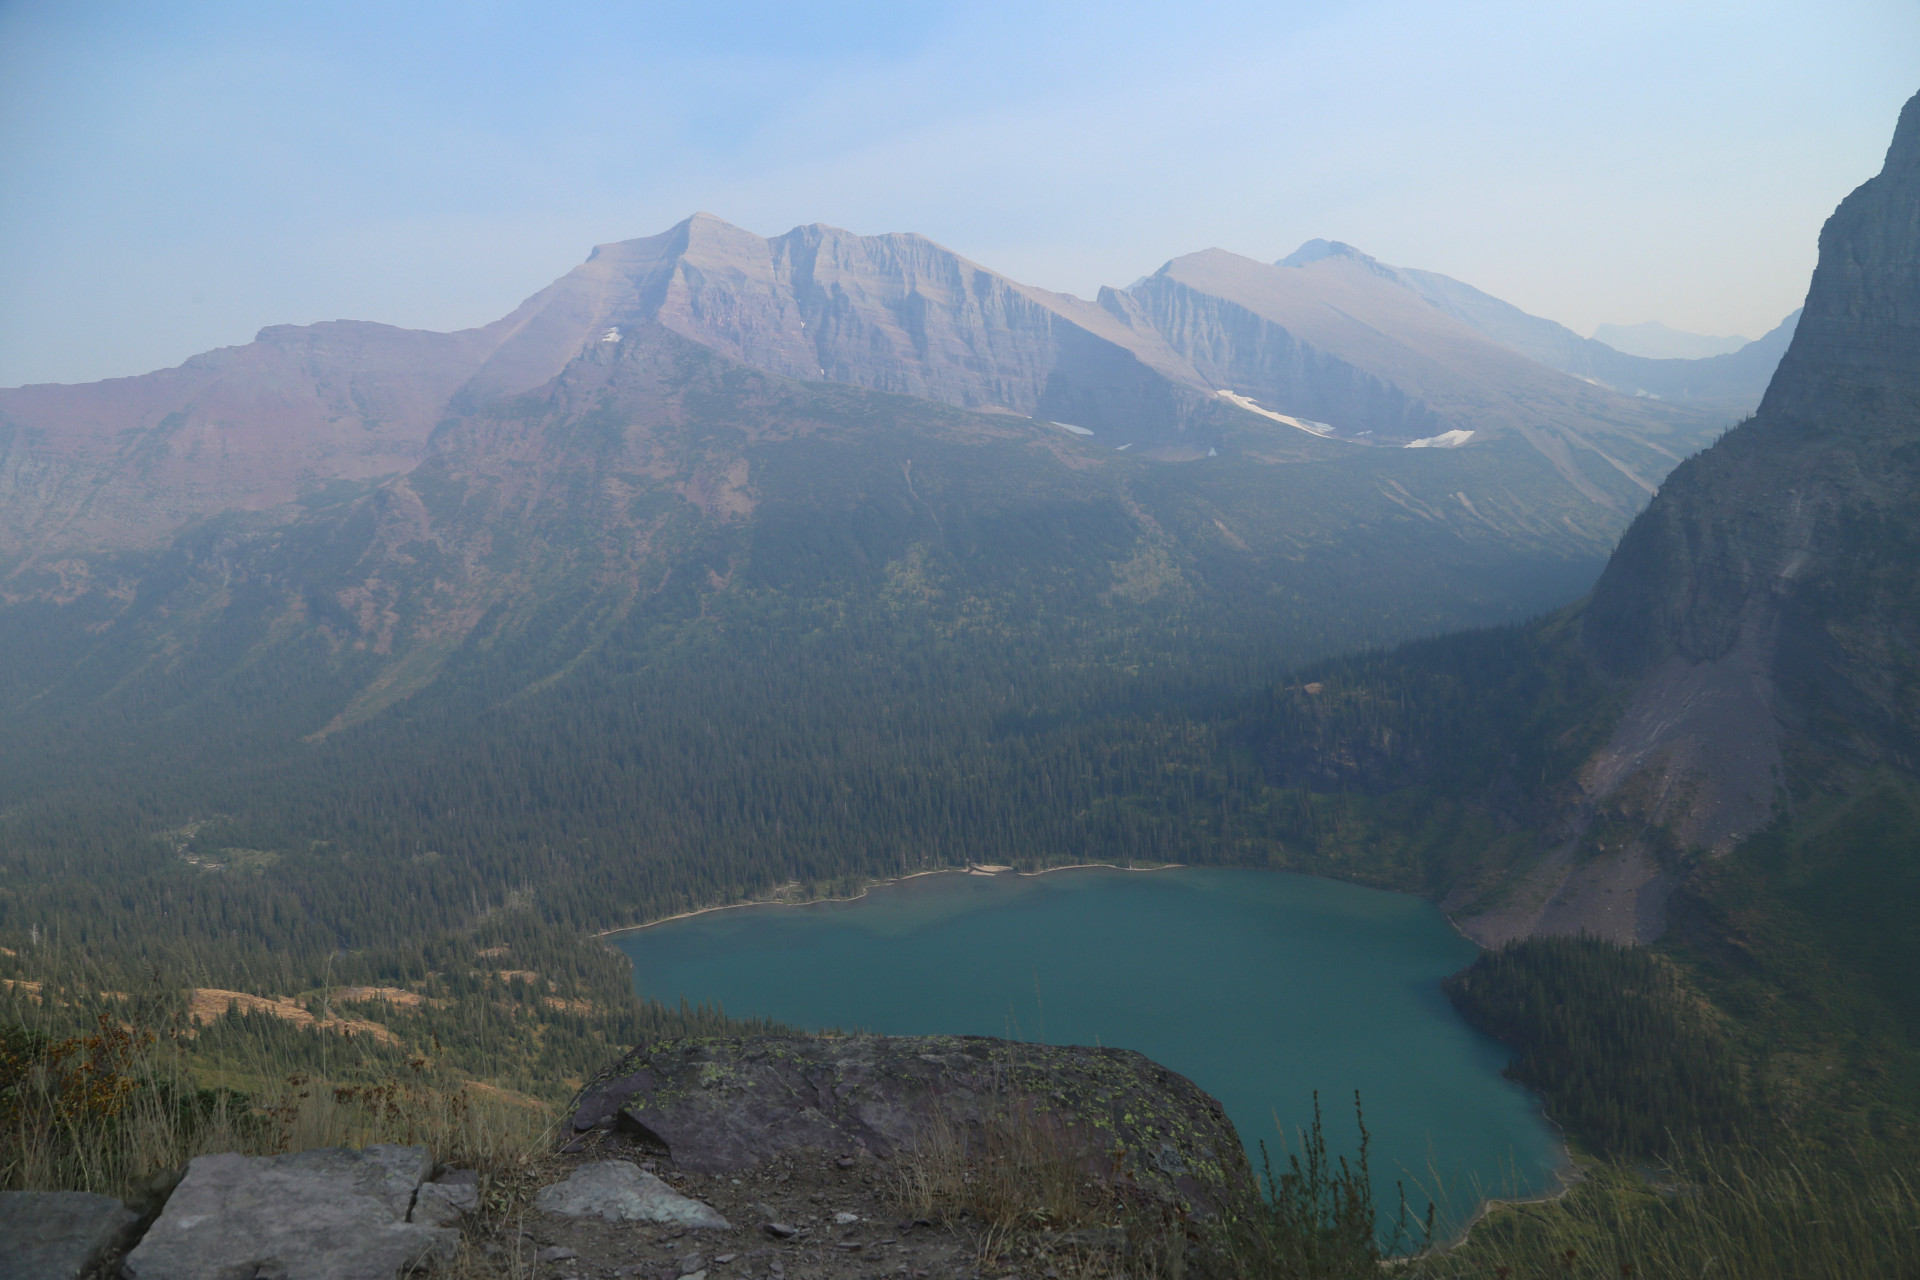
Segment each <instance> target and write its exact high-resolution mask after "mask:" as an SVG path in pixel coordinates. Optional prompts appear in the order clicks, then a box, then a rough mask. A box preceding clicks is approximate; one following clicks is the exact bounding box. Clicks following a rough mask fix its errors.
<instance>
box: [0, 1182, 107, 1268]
mask: <svg viewBox="0 0 1920 1280" xmlns="http://www.w3.org/2000/svg"><path fill="white" fill-rule="evenodd" d="M133 1224H134V1214H133V1211H132V1210H130V1209H128V1208H127V1206H125V1205H124V1204H121V1203H120V1202H119V1201H118V1200H114V1199H111V1198H109V1197H107V1196H96V1195H92V1194H90V1193H88V1192H85V1191H6V1192H0V1280H78V1278H79V1277H80V1276H82V1275H84V1274H85V1273H86V1272H87V1270H88V1269H89V1268H91V1267H93V1266H94V1265H95V1264H96V1263H98V1262H99V1261H100V1260H101V1259H102V1258H104V1257H105V1256H106V1255H107V1254H108V1253H109V1252H110V1251H111V1250H112V1249H113V1248H114V1246H115V1245H117V1244H119V1243H120V1241H121V1239H122V1238H123V1237H124V1236H125V1235H126V1233H127V1230H128V1228H130V1227H132V1226H133Z"/></svg>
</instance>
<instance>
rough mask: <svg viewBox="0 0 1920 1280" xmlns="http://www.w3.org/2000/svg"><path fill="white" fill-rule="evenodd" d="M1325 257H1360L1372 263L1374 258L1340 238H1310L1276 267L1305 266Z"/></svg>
mask: <svg viewBox="0 0 1920 1280" xmlns="http://www.w3.org/2000/svg"><path fill="white" fill-rule="evenodd" d="M1323 258H1358V259H1359V260H1360V261H1362V262H1366V263H1372V262H1374V259H1373V258H1371V257H1368V256H1367V255H1366V254H1364V253H1362V252H1360V251H1359V250H1358V249H1356V248H1354V247H1353V246H1352V245H1350V244H1343V243H1341V242H1340V241H1338V240H1309V241H1307V242H1306V243H1305V244H1303V245H1301V246H1300V247H1299V248H1298V249H1295V250H1294V251H1293V252H1292V253H1290V254H1288V255H1287V256H1286V257H1284V258H1282V259H1280V261H1278V262H1276V263H1274V264H1273V265H1274V266H1276V267H1304V266H1307V265H1308V264H1310V263H1314V262H1319V261H1320V260H1321V259H1323Z"/></svg>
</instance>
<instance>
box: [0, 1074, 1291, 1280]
mask: <svg viewBox="0 0 1920 1280" xmlns="http://www.w3.org/2000/svg"><path fill="white" fill-rule="evenodd" d="M1009 1140H1015V1141H1017V1142H1020V1143H1024V1144H1026V1145H1025V1147H1024V1151H1025V1153H1026V1155H1028V1156H1031V1155H1032V1153H1033V1150H1034V1148H1035V1147H1036V1146H1037V1147H1039V1148H1041V1149H1043V1154H1044V1156H1045V1158H1046V1159H1047V1160H1048V1161H1050V1167H1052V1168H1054V1169H1056V1170H1058V1169H1065V1170H1067V1171H1068V1172H1069V1173H1070V1176H1071V1178H1072V1179H1073V1180H1074V1181H1075V1182H1076V1184H1077V1185H1079V1186H1080V1187H1081V1188H1083V1190H1084V1191H1085V1192H1086V1193H1087V1195H1089V1196H1090V1197H1091V1199H1090V1201H1089V1203H1090V1204H1092V1205H1093V1206H1094V1210H1093V1212H1092V1213H1091V1215H1090V1216H1086V1217H1085V1219H1084V1220H1083V1221H1077V1222H1060V1221H1051V1220H1048V1219H1047V1218H1046V1216H1045V1215H1044V1214H1041V1215H1038V1216H1036V1218H1035V1220H1034V1222H1033V1223H1032V1224H1031V1228H1032V1229H1031V1230H1028V1231H1025V1232H1021V1233H1015V1235H1009V1234H1008V1233H1006V1232H1004V1231H1000V1232H990V1231H987V1230H985V1229H984V1228H985V1224H983V1223H981V1222H979V1221H977V1220H974V1221H970V1220H969V1219H968V1217H967V1212H966V1210H965V1209H964V1208H961V1209H958V1210H957V1211H954V1212H946V1213H943V1212H941V1211H938V1210H925V1211H920V1210H915V1209H912V1208H910V1207H908V1205H907V1203H906V1202H907V1200H908V1199H910V1197H909V1196H907V1195H906V1194H905V1192H906V1188H907V1187H908V1185H909V1184H910V1183H911V1181H912V1177H913V1175H914V1172H915V1171H916V1170H919V1171H921V1172H923V1173H924V1170H925V1167H926V1161H927V1160H928V1159H929V1150H930V1149H931V1148H935V1147H937V1148H939V1149H940V1150H941V1151H942V1152H944V1153H945V1158H948V1159H951V1158H953V1157H954V1156H955V1155H956V1153H957V1154H958V1156H959V1158H961V1159H963V1160H972V1161H975V1162H978V1161H979V1160H981V1159H987V1160H991V1159H992V1158H993V1157H994V1151H995V1144H996V1143H1002V1144H1004V1143H1006V1142H1008V1141H1009ZM968 1176H969V1177H972V1176H975V1175H974V1174H972V1173H970V1174H969V1175H968ZM1252 1190H1253V1180H1252V1176H1251V1172H1250V1170H1249V1168H1248V1165H1247V1161H1246V1157H1245V1155H1244V1154H1243V1152H1242V1150H1241V1147H1240V1143H1239V1139H1238V1138H1237V1136H1236V1135H1235V1134H1234V1131H1233V1127H1232V1125H1231V1124H1229V1123H1228V1121H1227V1119H1226V1115H1225V1113H1224V1112H1223V1111H1222V1110H1221V1108H1220V1104H1219V1103H1218V1102H1216V1101H1214V1100H1213V1099H1212V1098H1211V1097H1209V1096H1208V1095H1207V1094H1205V1093H1203V1092H1202V1091H1201V1090H1200V1089H1199V1088H1197V1087H1196V1086H1195V1085H1194V1084H1193V1083H1192V1082H1191V1081H1189V1080H1187V1079H1186V1078H1185V1077H1183V1076H1180V1075H1177V1074H1176V1073H1174V1072H1171V1071H1168V1070H1167V1069H1166V1068H1164V1067H1161V1066H1159V1065H1158V1064H1156V1063H1154V1062H1152V1061H1150V1060H1148V1059H1147V1058H1144V1057H1142V1056H1141V1055H1139V1054H1137V1053H1132V1052H1128V1051H1125V1050H1119V1049H1086V1048H1074V1047H1054V1046H1044V1045H1029V1044H1015V1043H1011V1042H1008V1041H1004V1040H991V1039H985V1038H981V1037H968V1036H927V1037H883V1036H818V1037H815V1036H763V1037H752V1038H745V1039H701V1040H673V1041H662V1042H657V1043H654V1044H649V1045H644V1046H642V1047H640V1048H638V1049H635V1050H634V1051H633V1052H631V1053H629V1054H627V1055H626V1056H625V1057H623V1058H621V1059H620V1060H619V1061H618V1062H616V1063H614V1064H613V1065H611V1066H610V1067H608V1068H607V1069H606V1070H605V1071H603V1072H602V1073H600V1075H599V1076H598V1077H596V1078H595V1079H594V1080H593V1081H591V1082H590V1083H589V1084H588V1086H587V1087H586V1088H585V1089H584V1090H583V1091H582V1092H581V1094H580V1095H579V1098H578V1101H577V1103H576V1105H575V1107H574V1109H573V1112H572V1115H571V1117H570V1124H569V1126H567V1127H566V1129H565V1132H563V1133H562V1134H561V1136H560V1141H559V1143H558V1150H556V1151H553V1152H551V1153H550V1154H549V1155H547V1156H545V1157H543V1158H541V1159H539V1160H537V1161H535V1162H534V1165H533V1168H532V1170H531V1171H530V1172H529V1173H525V1174H523V1175H520V1176H517V1177H515V1176H509V1175H506V1174H496V1175H489V1174H482V1173H475V1172H473V1171H464V1170H448V1169H436V1167H435V1165H434V1163H433V1160H432V1159H431V1157H430V1156H429V1155H428V1153H427V1152H426V1151H425V1150H424V1149H423V1148H420V1147H401V1146H373V1147H368V1148H365V1149H364V1150H344V1149H327V1150H320V1151H303V1152H295V1153H292V1154H288V1155H280V1156H252V1157H250V1156H241V1155H237V1154H217V1155H206V1156H200V1157H198V1158H196V1159H195V1160H193V1161H192V1162H191V1163H190V1164H189V1165H188V1166H187V1167H186V1169H185V1170H184V1172H183V1174H182V1176H180V1178H179V1181H178V1185H177V1186H176V1187H175V1188H174V1189H173V1191H172V1192H171V1194H170V1195H169V1196H168V1198H167V1199H166V1200H165V1201H164V1204H162V1205H161V1206H159V1208H158V1210H157V1213H156V1212H155V1210H154V1208H153V1207H152V1206H148V1207H147V1209H148V1211H147V1213H146V1214H145V1215H144V1216H136V1215H135V1214H134V1213H133V1212H132V1211H130V1210H129V1209H127V1208H126V1206H124V1205H121V1204H120V1203H119V1202H118V1201H115V1200H111V1199H109V1198H107V1197H104V1196H93V1195H84V1194H81V1193H77V1192H11V1193H5V1194H0V1280H13V1278H14V1277H16V1276H19V1277H27V1276H32V1277H33V1278H34V1280H106V1278H107V1277H116V1276H117V1277H124V1278H128V1280H200V1278H202V1277H204V1278H205V1280H233V1278H238V1277H245V1278H246V1280H259V1278H262V1277H273V1278H274V1280H395V1277H400V1276H408V1275H416V1274H421V1273H438V1274H443V1275H456V1276H475V1277H491V1276H501V1277H505V1276H509V1275H511V1276H514V1277H539V1278H540V1280H566V1278H569V1277H571V1278H574V1280H585V1278H586V1277H595V1278H605V1280H626V1278H634V1280H683V1278H684V1280H829V1278H836V1280H837V1278H838V1277H843V1276H844V1277H854V1276H860V1277H868V1276H877V1275H883V1274H884V1275H894V1276H904V1277H914V1278H924V1277H933V1280H975V1278H977V1277H978V1276H979V1275H981V1274H982V1271H983V1269H985V1268H987V1267H988V1266H991V1268H992V1270H991V1274H992V1275H995V1276H1005V1275H1009V1274H1021V1273H1025V1272H1030V1273H1032V1274H1033V1275H1047V1274H1052V1273H1053V1272H1052V1271H1050V1268H1052V1267H1053V1266H1054V1261H1057V1260H1061V1259H1063V1258H1064V1256H1065V1255H1078V1256H1083V1257H1084V1256H1086V1255H1088V1254H1098V1253H1102V1252H1103V1251H1104V1252H1106V1253H1108V1254H1111V1253H1112V1252H1113V1251H1115V1250H1116V1249H1118V1248H1120V1247H1122V1246H1123V1244H1124V1239H1125V1237H1124V1234H1123V1231H1122V1230H1121V1229H1120V1227H1119V1225H1118V1224H1122V1223H1124V1222H1129V1221H1132V1222H1138V1221H1142V1220H1145V1221H1151V1222H1155V1223H1158V1224H1161V1225H1162V1226H1164V1225H1166V1224H1168V1223H1170V1222H1171V1223H1178V1222H1181V1221H1192V1220H1197V1219H1204V1218H1207V1217H1210V1216H1214V1215H1218V1214H1221V1213H1222V1212H1225V1211H1230V1210H1231V1208H1232V1207H1233V1206H1234V1205H1236V1204H1237V1203H1239V1202H1240V1200H1241V1198H1242V1197H1245V1196H1247V1195H1250V1194H1252ZM149 1223H150V1225H148V1224H149ZM1016 1239H1017V1240H1018V1241H1019V1242H1017V1243H1016Z"/></svg>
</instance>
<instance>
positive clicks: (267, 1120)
mask: <svg viewBox="0 0 1920 1280" xmlns="http://www.w3.org/2000/svg"><path fill="white" fill-rule="evenodd" d="M315 1025H316V1026H317V1025H319V1024H318V1023H315ZM237 1074H238V1075H240V1076H241V1077H242V1078H245V1079H247V1080H249V1082H250V1083H251V1085H252V1087H251V1088H250V1089H249V1090H248V1091H247V1092H245V1093H240V1092H235V1091H233V1090H231V1089H206V1088H203V1087H201V1082H200V1081H199V1080H198V1079H197V1078H196V1077H195V1075H194V1074H193V1071H192V1069H191V1064H190V1060H189V1058H188V1057H187V1055H186V1054H185V1053H184V1052H183V1046H182V1045H181V1044H180V1043H178V1042H171V1043H170V1042H168V1041H166V1040H163V1039H161V1038H160V1037H157V1036H155V1035H151V1034H146V1033H142V1032H139V1031H136V1030H133V1029H131V1028H127V1027H122V1026H117V1025H114V1024H112V1023H110V1022H108V1021H107V1020H106V1019H104V1018H103V1019H102V1020H101V1023H100V1026H99V1029H98V1030H97V1031H95V1032H93V1033H91V1034H89V1035H85V1036H76V1037H72V1038H69V1039H66V1040H61V1041H55V1042H52V1043H45V1044H38V1045H30V1046H26V1047H24V1048H23V1047H22V1044H21V1043H16V1044H13V1045H11V1046H8V1047H6V1048H0V1086H4V1088H0V1188H6V1189H19V1190H40V1189H45V1190H57V1189H73V1190H84V1191H97V1192H101V1193H104V1194H108V1195H115V1196H120V1197H125V1198H132V1199H136V1200H137V1199H139V1198H140V1197H142V1196H143V1195H144V1194H147V1193H148V1192H150V1191H151V1190H153V1189H154V1187H155V1186H156V1184H157V1183H158V1182H161V1181H164V1180H165V1179H167V1178H168V1177H169V1176H170V1175H171V1174H173V1173H176V1172H177V1171H178V1170H179V1169H180V1168H181V1167H183V1166H184V1165H185V1164H186V1162H187V1161H188V1160H191V1159H192V1158H193V1157H194V1156H197V1155H205V1154H209V1153H212V1152H218V1151H237V1152H240V1153H242V1154H246V1155H273V1154H278V1153H281V1152H287V1151H300V1150H307V1149H310V1148H314V1147H336V1146H347V1147H358V1146H365V1145H367V1144H369V1143H374V1142H398V1143H405V1144H408V1145H420V1146H424V1147H426V1148H427V1149H428V1151H429V1152H431V1154H432V1155H433V1158H434V1160H435V1161H436V1162H437V1163H439V1164H443V1165H449V1166H457V1167H462V1168H473V1169H478V1170H480V1171H481V1173H482V1175H483V1178H485V1177H489V1176H497V1175H503V1174H506V1173H508V1172H509V1171H512V1170H515V1169H518V1168H521V1167H523V1166H525V1165H526V1164H527V1163H528V1162H529V1161H532V1160H536V1159H538V1158H539V1157H540V1156H541V1154H542V1153H543V1152H544V1151H545V1149H546V1147H547V1146H548V1145H549V1142H548V1139H549V1137H550V1135H551V1132H552V1128H553V1123H554V1121H553V1115H552V1112H551V1109H550V1108H548V1107H546V1106H545V1105H543V1104H541V1103H539V1102H536V1101H535V1100H533V1099H530V1098H526V1097H523V1096H521V1095H519V1094H515V1093H513V1092H512V1091H510V1090H505V1089H490V1088H485V1087H476V1086H475V1085H474V1084H473V1083H472V1082H468V1081H460V1080H451V1079H445V1078H442V1077H441V1076H439V1075H438V1074H437V1073H436V1072H435V1070H434V1068H433V1067H432V1065H431V1064H430V1063H428V1062H427V1060H426V1059H424V1058H415V1059H412V1060H410V1061H409V1062H408V1063H407V1064H406V1065H405V1066H404V1067H401V1068H399V1069H397V1070H396V1071H394V1072H392V1073H390V1074H389V1075H388V1076H387V1077H386V1078H384V1079H375V1080H360V1081H353V1082H340V1081H330V1080H326V1079H323V1078H320V1077H318V1076H316V1075H314V1074H313V1073H311V1072H310V1071H308V1070H307V1069H305V1068H304V1067H303V1066H301V1065H299V1064H295V1063H291V1062H285V1061H275V1060H270V1059H264V1058H263V1059H261V1060H257V1061H253V1062H249V1063H246V1064H243V1069H242V1070H241V1071H240V1072H239V1073H237Z"/></svg>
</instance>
